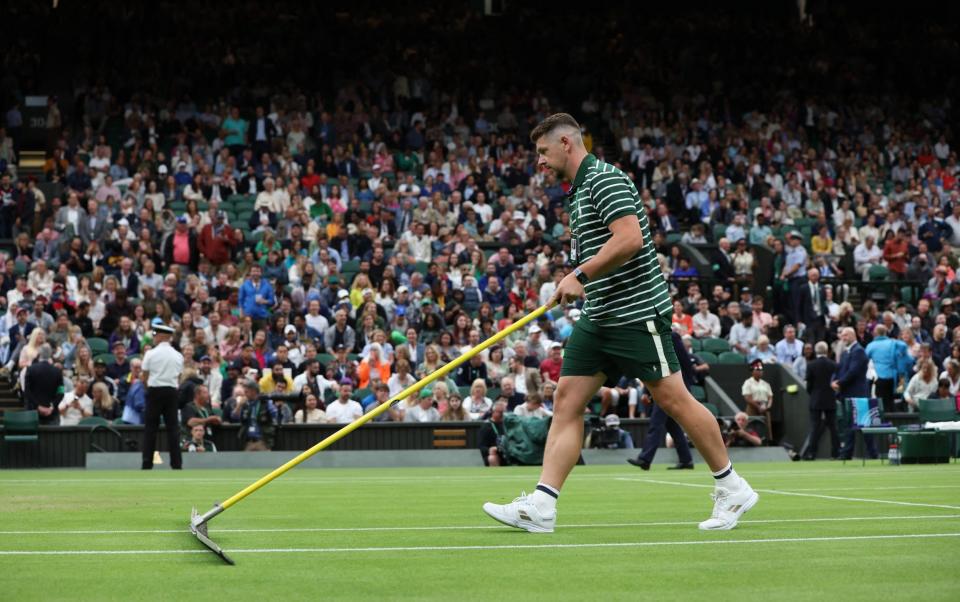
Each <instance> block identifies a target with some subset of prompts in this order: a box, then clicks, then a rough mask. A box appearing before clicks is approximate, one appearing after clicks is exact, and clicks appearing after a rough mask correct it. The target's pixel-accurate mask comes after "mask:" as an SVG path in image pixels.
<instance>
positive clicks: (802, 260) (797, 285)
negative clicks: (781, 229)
mask: <svg viewBox="0 0 960 602" xmlns="http://www.w3.org/2000/svg"><path fill="white" fill-rule="evenodd" d="M807 259H808V256H807V250H806V249H805V248H804V246H803V235H801V234H800V233H799V232H797V231H796V230H793V231H791V232H790V233H789V234H787V250H786V258H785V259H784V262H783V271H782V272H781V273H780V278H782V279H783V280H787V281H788V282H789V283H790V291H791V295H790V297H791V299H790V303H791V306H790V314H791V315H792V316H793V321H794V322H799V321H800V319H799V317H798V315H797V309H798V307H799V305H800V298H799V295H800V290H801V289H802V288H803V284H804V282H806V275H807V274H806V271H805V270H806V269H807Z"/></svg>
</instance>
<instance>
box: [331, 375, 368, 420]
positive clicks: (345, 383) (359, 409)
mask: <svg viewBox="0 0 960 602" xmlns="http://www.w3.org/2000/svg"><path fill="white" fill-rule="evenodd" d="M351 395H353V382H352V381H351V380H350V379H349V378H345V379H343V380H342V381H340V391H339V393H338V394H337V400H336V401H334V402H333V403H331V404H330V405H328V406H327V422H330V423H334V424H347V423H349V422H353V421H354V420H356V419H357V418H359V417H361V416H363V406H361V405H360V404H359V403H357V402H356V401H354V400H352V399H350V396H351Z"/></svg>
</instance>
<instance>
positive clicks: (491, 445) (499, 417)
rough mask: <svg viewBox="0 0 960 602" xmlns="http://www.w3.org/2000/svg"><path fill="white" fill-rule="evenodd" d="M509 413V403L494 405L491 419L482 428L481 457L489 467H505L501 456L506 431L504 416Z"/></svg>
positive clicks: (480, 437) (499, 402) (501, 402)
mask: <svg viewBox="0 0 960 602" xmlns="http://www.w3.org/2000/svg"><path fill="white" fill-rule="evenodd" d="M506 411H507V403H506V402H505V401H498V402H496V403H494V404H493V409H492V410H491V411H490V418H489V419H488V420H487V421H486V422H484V424H483V426H481V427H480V433H479V435H478V438H479V440H480V455H481V456H482V457H483V463H484V464H486V465H487V466H503V464H505V460H504V458H503V457H502V456H501V454H500V443H501V441H502V439H503V436H504V435H505V434H506V431H505V430H504V428H503V415H504V414H505V413H506Z"/></svg>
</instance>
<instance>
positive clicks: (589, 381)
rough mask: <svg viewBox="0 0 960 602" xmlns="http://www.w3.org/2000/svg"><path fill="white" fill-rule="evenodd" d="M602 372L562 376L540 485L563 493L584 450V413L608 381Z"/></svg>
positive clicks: (556, 394) (554, 401) (556, 396)
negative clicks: (564, 485)
mask: <svg viewBox="0 0 960 602" xmlns="http://www.w3.org/2000/svg"><path fill="white" fill-rule="evenodd" d="M606 378H607V377H606V376H605V375H604V374H603V373H602V372H601V373H598V374H595V375H593V376H561V377H560V381H559V382H558V383H557V391H556V393H555V394H554V398H553V421H552V422H551V423H550V432H549V433H548V434H547V445H546V448H545V449H544V452H543V470H541V471H540V482H541V483H543V484H545V485H549V486H550V487H552V488H554V489H556V490H558V491H559V490H560V488H561V487H563V482H564V481H566V480H567V475H569V474H570V471H571V470H573V467H574V466H576V464H577V460H578V459H579V458H580V449H581V448H582V447H583V413H584V410H585V409H586V407H587V404H588V403H589V402H590V399H591V398H592V397H593V396H594V395H595V394H596V392H597V390H598V389H600V386H601V385H603V383H604V381H605V380H606Z"/></svg>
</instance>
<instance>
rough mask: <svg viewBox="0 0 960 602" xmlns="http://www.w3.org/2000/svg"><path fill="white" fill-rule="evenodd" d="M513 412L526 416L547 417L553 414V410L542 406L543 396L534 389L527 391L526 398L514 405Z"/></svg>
mask: <svg viewBox="0 0 960 602" xmlns="http://www.w3.org/2000/svg"><path fill="white" fill-rule="evenodd" d="M513 413H514V414H516V415H517V416H523V417H526V418H549V417H550V416H552V415H553V412H551V411H549V410H547V409H546V408H544V407H543V398H542V397H541V396H540V393H538V392H536V391H531V392H530V393H527V400H526V401H525V402H523V403H522V404H520V405H518V406H517V407H515V408H514V409H513Z"/></svg>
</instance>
